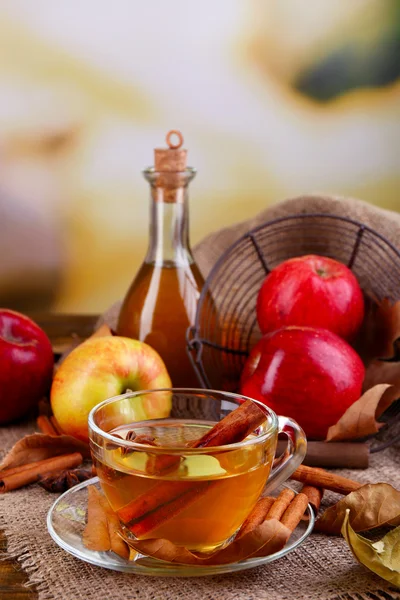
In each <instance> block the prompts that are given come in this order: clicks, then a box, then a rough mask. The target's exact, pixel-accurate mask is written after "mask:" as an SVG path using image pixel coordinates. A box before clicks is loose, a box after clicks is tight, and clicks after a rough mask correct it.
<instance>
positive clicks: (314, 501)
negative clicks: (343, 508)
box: [301, 485, 324, 514]
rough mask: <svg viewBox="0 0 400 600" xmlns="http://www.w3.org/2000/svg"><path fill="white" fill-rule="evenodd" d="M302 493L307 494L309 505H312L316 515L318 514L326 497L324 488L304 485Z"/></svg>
mask: <svg viewBox="0 0 400 600" xmlns="http://www.w3.org/2000/svg"><path fill="white" fill-rule="evenodd" d="M301 493H302V494H305V495H306V496H307V498H308V503H309V504H311V506H312V508H313V510H314V513H315V514H317V513H318V511H319V507H320V506H321V500H322V497H323V495H324V490H323V488H320V487H315V486H313V485H303V487H302V488H301Z"/></svg>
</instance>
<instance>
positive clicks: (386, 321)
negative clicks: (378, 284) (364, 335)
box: [375, 298, 400, 356]
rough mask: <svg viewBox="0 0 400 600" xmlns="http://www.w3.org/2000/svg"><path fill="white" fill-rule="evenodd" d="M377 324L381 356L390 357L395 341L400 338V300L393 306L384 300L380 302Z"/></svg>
mask: <svg viewBox="0 0 400 600" xmlns="http://www.w3.org/2000/svg"><path fill="white" fill-rule="evenodd" d="M375 322H376V324H377V330H378V333H379V336H380V340H379V342H380V344H381V350H380V352H379V356H380V355H382V356H390V355H391V353H392V349H393V342H394V340H395V339H397V338H398V337H400V300H398V301H397V302H395V303H394V304H392V303H391V302H390V300H388V298H384V299H383V300H382V301H381V302H379V304H378V309H377V311H376V315H375Z"/></svg>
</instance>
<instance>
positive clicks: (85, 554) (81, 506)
mask: <svg viewBox="0 0 400 600" xmlns="http://www.w3.org/2000/svg"><path fill="white" fill-rule="evenodd" d="M89 485H96V487H98V488H99V489H100V484H99V479H98V477H94V478H93V479H89V480H88V481H84V482H83V483H80V484H79V485H77V486H75V487H73V488H71V489H70V490H68V491H67V492H65V493H64V494H62V495H61V496H60V497H59V498H58V499H57V500H56V501H55V502H54V504H53V506H52V507H51V508H50V510H49V512H48V515H47V529H48V531H49V533H50V535H51V537H52V538H53V540H54V541H55V542H56V543H57V544H58V545H59V546H60V547H61V548H63V549H64V550H66V551H67V552H69V553H70V554H72V555H73V556H76V557H77V558H80V559H81V560H83V561H85V562H88V563H90V564H92V565H96V566H98V567H105V568H106V569H112V570H114V571H123V572H125V573H135V574H137V575H153V576H159V577H168V576H169V577H171V576H173V577H200V576H204V575H220V574H223V573H232V572H235V571H243V570H245V569H252V568H253V567H258V566H260V565H265V564H268V563H271V562H273V561H274V560H277V559H279V558H281V557H282V556H285V555H286V554H288V553H289V552H292V550H294V549H295V548H298V547H299V546H300V545H301V544H302V543H303V542H304V541H305V539H306V538H307V537H308V536H309V535H310V533H311V531H312V529H313V526H314V520H315V519H314V513H313V510H312V508H311V506H310V505H308V507H307V515H308V517H309V519H308V520H307V521H306V520H304V521H301V522H300V523H299V525H298V526H297V528H296V529H295V531H294V532H293V533H292V535H291V536H290V539H289V541H288V543H287V544H286V546H285V547H284V548H283V549H282V550H280V551H279V552H275V554H270V555H269V556H261V557H256V558H247V559H245V560H241V561H239V562H235V563H231V564H229V565H215V566H193V565H177V564H175V563H168V562H165V561H161V560H157V559H155V558H150V557H148V556H144V555H142V554H139V555H138V556H137V558H136V559H135V560H134V561H128V560H125V559H123V558H120V557H119V556H118V555H117V554H114V552H95V551H93V550H88V549H87V548H85V546H84V545H83V541H82V534H83V530H84V527H85V523H86V510H87V501H88V492H87V488H88V486H89ZM278 492H279V489H278V490H277V492H276V493H278Z"/></svg>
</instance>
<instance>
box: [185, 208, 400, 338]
mask: <svg viewBox="0 0 400 600" xmlns="http://www.w3.org/2000/svg"><path fill="white" fill-rule="evenodd" d="M310 217H312V218H320V217H323V218H326V219H332V220H337V221H344V222H345V223H350V224H351V225H355V226H356V227H357V228H358V232H360V231H368V232H369V233H371V234H372V235H373V236H375V237H377V238H378V239H380V240H381V241H382V242H384V243H385V244H387V246H388V247H389V248H390V249H391V250H392V251H393V252H394V253H395V254H396V255H397V256H398V258H399V260H400V249H398V248H397V247H396V246H395V245H394V244H392V242H391V241H390V240H388V239H387V238H386V237H385V236H384V235H382V234H381V233H379V232H378V231H376V230H375V229H373V228H372V227H370V226H369V225H366V224H365V223H362V222H361V221H357V220H355V219H351V218H350V217H343V216H341V215H333V214H327V213H301V214H298V213H297V214H296V213H293V214H291V215H285V216H283V217H277V218H275V219H271V220H269V221H265V222H264V223H261V225H257V227H254V228H253V229H250V230H249V231H248V232H247V233H245V234H243V235H242V236H240V238H239V239H237V240H236V241H235V242H233V243H232V244H231V245H230V246H228V248H226V250H224V252H223V253H222V254H221V256H220V257H219V258H218V259H217V261H216V262H215V264H214V266H213V267H212V268H211V270H210V272H209V274H208V275H207V277H206V280H205V282H204V286H203V289H202V290H201V292H200V296H199V301H198V304H197V310H196V317H195V321H194V327H193V329H194V331H195V332H196V333H198V330H199V325H200V312H201V311H200V310H199V309H200V308H201V306H202V303H203V301H204V297H205V295H206V294H207V292H208V289H209V283H210V281H211V280H212V278H213V276H214V274H215V272H216V271H218V269H219V267H220V265H221V264H222V263H223V262H224V260H225V259H226V257H227V256H228V255H229V254H230V253H231V252H232V250H234V249H235V248H236V246H239V244H241V243H242V242H243V240H245V239H247V238H251V237H252V235H254V234H255V233H257V232H258V231H260V230H261V229H264V228H265V227H267V226H270V225H275V224H277V223H281V222H283V221H290V220H293V219H306V218H310ZM355 233H356V234H357V232H355Z"/></svg>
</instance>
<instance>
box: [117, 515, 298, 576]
mask: <svg viewBox="0 0 400 600" xmlns="http://www.w3.org/2000/svg"><path fill="white" fill-rule="evenodd" d="M290 534H291V532H290V530H289V529H288V528H287V527H285V526H284V525H282V523H281V522H280V521H278V520H277V519H268V520H267V521H264V522H263V523H261V525H258V526H257V527H256V528H255V529H253V530H252V531H250V532H249V533H246V534H245V535H243V536H242V537H241V538H240V539H238V540H235V541H233V542H232V543H231V544H229V545H228V546H227V547H226V548H223V549H222V550H219V551H218V552H215V553H214V554H213V555H212V556H210V555H207V556H204V555H203V556H201V555H199V554H194V553H193V552H191V551H190V550H188V549H187V548H185V547H183V546H176V545H175V544H173V543H172V542H170V541H169V540H165V539H159V538H157V539H148V540H134V541H133V540H132V541H131V540H129V541H128V540H127V542H128V544H129V545H130V546H131V547H132V548H134V549H135V550H138V551H139V552H141V553H142V554H146V555H147V556H152V557H154V558H158V559H159V560H165V561H168V562H173V563H178V564H185V565H198V566H202V565H226V564H229V563H233V562H237V561H240V560H244V559H245V558H249V557H250V556H267V555H268V554H274V553H275V552H278V551H279V550H281V549H282V548H283V547H284V546H285V544H286V542H287V540H288V539H289V537H290Z"/></svg>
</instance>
